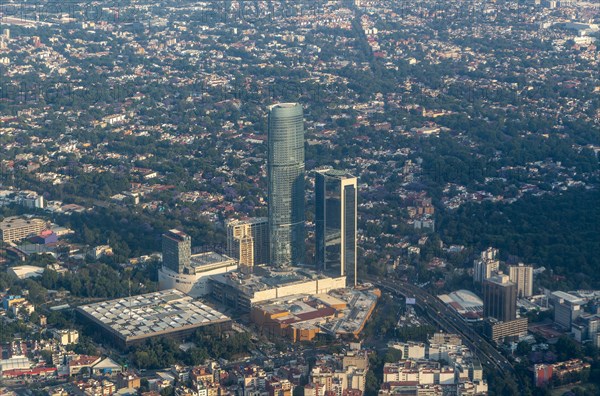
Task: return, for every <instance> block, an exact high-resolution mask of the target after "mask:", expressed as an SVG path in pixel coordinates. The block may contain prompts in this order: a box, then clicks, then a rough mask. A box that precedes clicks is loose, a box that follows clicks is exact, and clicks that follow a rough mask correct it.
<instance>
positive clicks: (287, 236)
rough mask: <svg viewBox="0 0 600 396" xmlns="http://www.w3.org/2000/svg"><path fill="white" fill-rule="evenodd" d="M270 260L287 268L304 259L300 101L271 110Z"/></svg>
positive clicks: (269, 147) (302, 124) (302, 152)
mask: <svg viewBox="0 0 600 396" xmlns="http://www.w3.org/2000/svg"><path fill="white" fill-rule="evenodd" d="M268 150H269V154H268V161H267V178H268V199H269V258H270V260H269V262H270V265H271V266H273V267H287V266H290V265H297V264H301V263H302V262H303V261H304V239H305V232H304V114H303V111H302V106H301V105H300V104H298V103H280V104H275V105H273V106H271V107H270V109H269V131H268Z"/></svg>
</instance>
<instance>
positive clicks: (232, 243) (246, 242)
mask: <svg viewBox="0 0 600 396" xmlns="http://www.w3.org/2000/svg"><path fill="white" fill-rule="evenodd" d="M227 255H228V256H230V257H232V258H234V259H236V260H238V262H239V265H240V267H242V268H252V267H253V266H255V265H261V264H267V263H268V262H269V220H268V218H266V217H257V218H251V219H246V220H231V221H229V222H228V223H227Z"/></svg>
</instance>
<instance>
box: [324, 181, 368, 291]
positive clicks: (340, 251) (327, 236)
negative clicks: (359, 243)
mask: <svg viewBox="0 0 600 396" xmlns="http://www.w3.org/2000/svg"><path fill="white" fill-rule="evenodd" d="M315 200H316V202H315V226H316V229H315V234H316V235H315V236H316V249H315V254H316V263H317V267H318V268H319V269H320V270H321V271H324V272H328V273H335V275H338V276H346V279H347V282H348V285H349V286H355V285H356V283H357V280H358V279H357V266H356V220H357V215H356V208H357V179H356V177H354V176H352V175H350V174H348V173H346V172H342V171H335V170H332V169H326V170H320V171H317V172H316V174H315Z"/></svg>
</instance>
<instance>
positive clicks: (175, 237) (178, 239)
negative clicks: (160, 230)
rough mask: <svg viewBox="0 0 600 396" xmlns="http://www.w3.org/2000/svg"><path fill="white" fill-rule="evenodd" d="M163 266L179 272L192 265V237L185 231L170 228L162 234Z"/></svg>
mask: <svg viewBox="0 0 600 396" xmlns="http://www.w3.org/2000/svg"><path fill="white" fill-rule="evenodd" d="M162 255H163V266H164V267H166V268H168V269H170V270H171V271H174V272H177V273H179V274H181V273H183V271H184V268H186V267H189V266H190V262H191V257H192V238H191V237H190V236H189V235H187V234H186V233H185V232H183V231H179V230H175V229H173V230H169V231H168V232H166V233H164V234H163V236H162Z"/></svg>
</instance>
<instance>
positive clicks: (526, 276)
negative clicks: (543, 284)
mask: <svg viewBox="0 0 600 396" xmlns="http://www.w3.org/2000/svg"><path fill="white" fill-rule="evenodd" d="M509 277H510V281H511V282H513V283H514V284H516V285H517V296H518V297H519V298H523V297H531V296H532V295H533V267H532V266H530V265H524V264H523V263H519V265H511V266H510V267H509Z"/></svg>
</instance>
